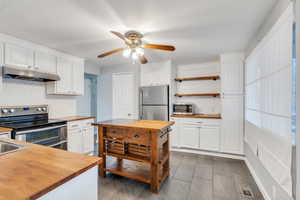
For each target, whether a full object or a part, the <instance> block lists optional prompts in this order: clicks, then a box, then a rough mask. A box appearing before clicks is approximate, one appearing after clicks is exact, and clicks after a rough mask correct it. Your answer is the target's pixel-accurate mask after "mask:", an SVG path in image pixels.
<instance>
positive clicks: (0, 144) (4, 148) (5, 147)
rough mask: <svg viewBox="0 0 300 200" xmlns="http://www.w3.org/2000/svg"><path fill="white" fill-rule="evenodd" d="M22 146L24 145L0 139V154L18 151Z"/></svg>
mask: <svg viewBox="0 0 300 200" xmlns="http://www.w3.org/2000/svg"><path fill="white" fill-rule="evenodd" d="M24 147H25V146H24V145H17V144H12V143H9V142H4V141H0V156H1V155H4V154H7V153H12V152H16V151H19V150H21V149H23V148H24Z"/></svg>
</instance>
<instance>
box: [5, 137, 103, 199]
mask: <svg viewBox="0 0 300 200" xmlns="http://www.w3.org/2000/svg"><path fill="white" fill-rule="evenodd" d="M0 141H1V142H8V143H12V144H17V145H18V144H19V145H23V146H24V148H23V149H21V150H19V151H16V152H13V153H8V154H4V155H0V171H1V173H0V200H25V199H26V200H33V199H39V200H49V199H65V200H66V199H74V197H70V196H72V195H68V194H70V193H73V194H75V192H74V191H71V190H72V189H73V186H76V187H77V185H78V184H77V183H76V181H77V182H78V181H79V180H85V179H82V178H81V177H83V176H84V177H86V175H85V174H87V173H88V174H87V175H88V178H89V179H94V180H88V181H87V182H88V183H94V182H96V181H97V177H98V176H97V173H96V174H95V177H91V175H90V174H91V173H90V171H91V170H94V169H96V168H97V165H99V164H101V158H98V157H92V156H86V155H81V154H77V153H71V152H67V151H63V150H58V149H54V148H49V147H45V146H41V145H36V144H30V143H24V142H20V141H15V140H10V139H1V140H0ZM96 171H97V170H96ZM74 181H75V182H74ZM80 184H85V182H82V183H80ZM89 187H90V188H92V189H93V188H94V187H97V185H95V186H94V185H93V187H92V186H91V185H90V186H89ZM81 188H82V185H80V188H79V189H81ZM79 192H80V190H79ZM93 193H95V194H92V195H93V196H95V195H96V194H97V191H93ZM60 194H62V196H59V195H60ZM75 195H76V194H75ZM77 196H80V195H77ZM85 197H87V198H89V197H90V196H85ZM77 199H78V198H77ZM89 199H96V198H89Z"/></svg>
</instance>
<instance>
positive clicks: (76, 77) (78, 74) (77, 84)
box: [72, 62, 84, 95]
mask: <svg viewBox="0 0 300 200" xmlns="http://www.w3.org/2000/svg"><path fill="white" fill-rule="evenodd" d="M72 70H73V71H72V73H73V91H74V93H75V94H76V95H83V93H84V63H83V62H75V63H74V64H73V67H72Z"/></svg>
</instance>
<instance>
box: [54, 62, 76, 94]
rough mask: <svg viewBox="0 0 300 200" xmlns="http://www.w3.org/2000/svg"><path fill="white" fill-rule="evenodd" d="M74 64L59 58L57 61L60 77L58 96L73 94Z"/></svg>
mask: <svg viewBox="0 0 300 200" xmlns="http://www.w3.org/2000/svg"><path fill="white" fill-rule="evenodd" d="M72 68H73V65H72V62H71V61H69V60H68V59H65V58H58V60H57V74H58V75H59V77H60V80H59V81H56V92H57V93H58V94H71V93H72V89H73V88H72V87H73V85H72V82H73V81H72V73H73V71H72Z"/></svg>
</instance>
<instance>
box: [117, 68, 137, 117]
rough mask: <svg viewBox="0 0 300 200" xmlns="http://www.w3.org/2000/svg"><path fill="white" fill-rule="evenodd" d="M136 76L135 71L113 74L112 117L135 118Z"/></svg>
mask: <svg viewBox="0 0 300 200" xmlns="http://www.w3.org/2000/svg"><path fill="white" fill-rule="evenodd" d="M136 96H137V91H136V88H135V76H134V74H133V73H117V74H113V76H112V101H113V104H112V118H113V119H135V118H136V117H137V116H136V112H135V110H136V109H135V108H136V107H137V106H136Z"/></svg>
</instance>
